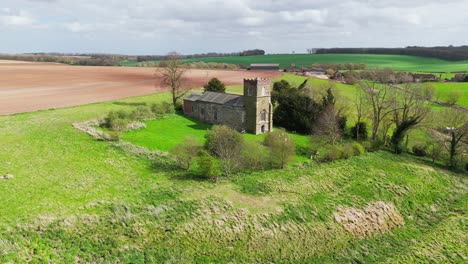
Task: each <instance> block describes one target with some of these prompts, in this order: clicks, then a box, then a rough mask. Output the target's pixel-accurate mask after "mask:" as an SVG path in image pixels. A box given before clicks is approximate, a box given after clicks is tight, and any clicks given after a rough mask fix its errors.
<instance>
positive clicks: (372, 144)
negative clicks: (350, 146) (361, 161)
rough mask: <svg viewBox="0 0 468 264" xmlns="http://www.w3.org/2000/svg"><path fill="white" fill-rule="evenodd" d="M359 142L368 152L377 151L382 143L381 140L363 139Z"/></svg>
mask: <svg viewBox="0 0 468 264" xmlns="http://www.w3.org/2000/svg"><path fill="white" fill-rule="evenodd" d="M361 144H362V146H363V147H364V148H365V149H366V150H367V151H368V152H374V151H378V150H380V149H381V148H382V146H383V145H384V143H383V142H382V141H381V140H374V141H364V142H362V143H361Z"/></svg>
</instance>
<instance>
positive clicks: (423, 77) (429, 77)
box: [411, 73, 437, 82]
mask: <svg viewBox="0 0 468 264" xmlns="http://www.w3.org/2000/svg"><path fill="white" fill-rule="evenodd" d="M411 76H413V79H414V81H415V82H428V81H437V76H435V75H434V74H420V73H413V74H411Z"/></svg>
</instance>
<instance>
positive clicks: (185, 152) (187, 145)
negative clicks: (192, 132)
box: [171, 136, 202, 170]
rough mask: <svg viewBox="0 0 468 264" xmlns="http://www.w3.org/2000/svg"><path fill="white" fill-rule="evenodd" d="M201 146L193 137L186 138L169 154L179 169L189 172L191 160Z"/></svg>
mask: <svg viewBox="0 0 468 264" xmlns="http://www.w3.org/2000/svg"><path fill="white" fill-rule="evenodd" d="M201 147H202V145H201V143H200V142H198V140H197V139H196V138H194V137H191V136H187V137H185V139H184V142H182V143H180V144H178V145H176V146H175V147H174V148H173V149H172V150H171V154H172V155H173V156H174V158H175V160H176V162H177V164H178V165H179V167H180V168H182V169H185V170H189V169H190V165H191V164H192V160H193V158H194V157H195V156H197V154H198V152H199V151H200V149H201Z"/></svg>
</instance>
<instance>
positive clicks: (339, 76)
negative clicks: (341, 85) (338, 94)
mask: <svg viewBox="0 0 468 264" xmlns="http://www.w3.org/2000/svg"><path fill="white" fill-rule="evenodd" d="M330 79H332V80H337V81H342V80H343V79H344V75H343V73H341V72H339V71H336V72H335V73H333V75H332V76H330Z"/></svg>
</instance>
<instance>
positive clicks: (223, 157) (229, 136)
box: [205, 125, 244, 176]
mask: <svg viewBox="0 0 468 264" xmlns="http://www.w3.org/2000/svg"><path fill="white" fill-rule="evenodd" d="M205 146H206V148H207V149H208V150H209V151H210V152H211V153H212V154H213V155H215V156H216V157H218V158H219V160H220V162H221V167H222V169H223V171H224V175H225V176H229V175H231V174H232V173H233V172H235V171H236V170H239V169H240V168H241V166H242V148H243V146H244V138H243V137H242V135H241V134H240V133H239V132H237V131H235V130H233V129H232V128H230V127H228V126H224V125H223V126H213V128H212V129H211V130H210V131H208V133H207V134H206V143H205Z"/></svg>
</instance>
